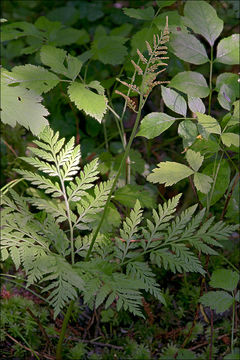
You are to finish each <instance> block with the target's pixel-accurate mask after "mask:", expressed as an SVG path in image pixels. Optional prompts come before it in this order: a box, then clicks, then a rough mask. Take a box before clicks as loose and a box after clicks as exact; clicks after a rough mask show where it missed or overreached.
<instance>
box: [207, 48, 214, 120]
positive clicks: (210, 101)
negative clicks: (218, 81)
mask: <svg viewBox="0 0 240 360" xmlns="http://www.w3.org/2000/svg"><path fill="white" fill-rule="evenodd" d="M212 70H213V46H211V58H210V73H209V89H210V92H209V100H208V115H210V113H211V103H212Z"/></svg>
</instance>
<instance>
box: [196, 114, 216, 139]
mask: <svg viewBox="0 0 240 360" xmlns="http://www.w3.org/2000/svg"><path fill="white" fill-rule="evenodd" d="M196 115H197V117H198V122H199V124H200V125H201V126H202V127H203V128H204V129H205V131H206V132H207V133H209V134H219V135H220V134H221V127H220V125H219V124H218V122H217V120H216V119H214V118H213V117H212V116H210V115H205V114H201V113H200V112H196Z"/></svg>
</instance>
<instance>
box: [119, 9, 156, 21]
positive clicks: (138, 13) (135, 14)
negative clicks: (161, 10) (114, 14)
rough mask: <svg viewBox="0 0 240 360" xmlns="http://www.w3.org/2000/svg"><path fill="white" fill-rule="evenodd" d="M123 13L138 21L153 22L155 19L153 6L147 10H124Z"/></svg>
mask: <svg viewBox="0 0 240 360" xmlns="http://www.w3.org/2000/svg"><path fill="white" fill-rule="evenodd" d="M123 12H124V14H125V15H127V16H129V17H131V18H134V19H138V20H152V19H153V18H154V10H153V7H152V6H149V7H147V8H145V9H133V8H123Z"/></svg>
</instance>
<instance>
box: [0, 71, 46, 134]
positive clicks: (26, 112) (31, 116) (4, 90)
mask: <svg viewBox="0 0 240 360" xmlns="http://www.w3.org/2000/svg"><path fill="white" fill-rule="evenodd" d="M11 78H12V75H11V73H10V72H7V71H5V70H3V72H2V76H1V110H2V111H1V119H2V122H3V123H5V124H8V125H10V126H15V125H16V123H19V124H20V125H22V126H24V127H25V128H27V129H29V130H30V131H31V132H32V133H33V134H34V135H38V134H39V133H40V132H41V130H42V129H43V128H44V127H45V126H46V125H48V121H47V119H46V118H45V116H47V115H48V114H49V113H48V111H47V109H46V108H45V107H44V106H43V105H42V104H41V101H42V97H41V96H38V95H37V94H36V93H35V92H33V91H32V90H27V89H24V88H22V87H21V86H9V85H8V84H9V83H10V82H11V80H10V79H11Z"/></svg>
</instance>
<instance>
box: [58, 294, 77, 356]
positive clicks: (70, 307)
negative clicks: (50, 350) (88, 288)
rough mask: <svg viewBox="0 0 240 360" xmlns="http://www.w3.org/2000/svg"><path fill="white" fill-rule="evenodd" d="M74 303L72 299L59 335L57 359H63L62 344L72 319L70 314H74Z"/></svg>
mask: <svg viewBox="0 0 240 360" xmlns="http://www.w3.org/2000/svg"><path fill="white" fill-rule="evenodd" d="M73 305H74V301H73V300H71V302H70V304H69V307H68V309H67V313H66V315H65V317H64V320H63V324H62V328H61V333H60V336H59V340H58V344H57V350H56V360H61V359H62V344H63V340H64V338H65V334H66V330H67V325H68V321H69V319H70V316H71V314H72V310H73Z"/></svg>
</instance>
